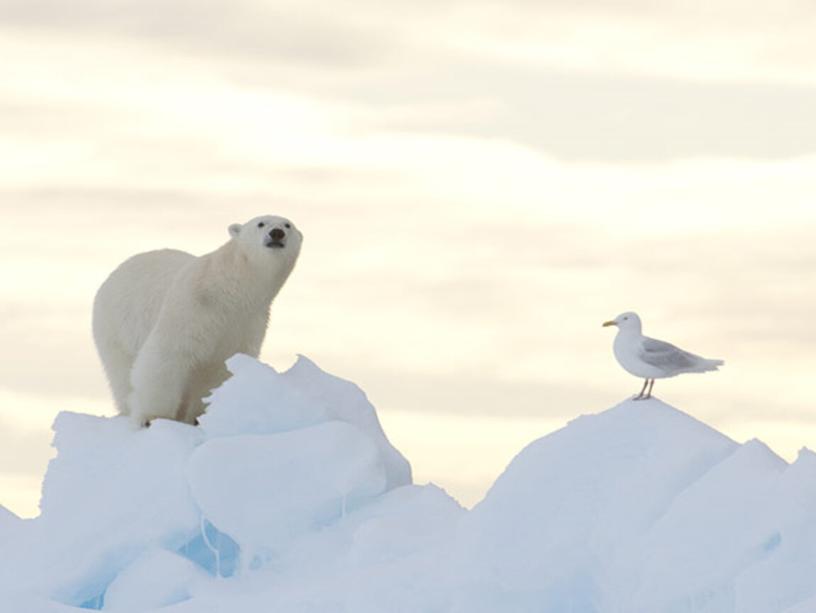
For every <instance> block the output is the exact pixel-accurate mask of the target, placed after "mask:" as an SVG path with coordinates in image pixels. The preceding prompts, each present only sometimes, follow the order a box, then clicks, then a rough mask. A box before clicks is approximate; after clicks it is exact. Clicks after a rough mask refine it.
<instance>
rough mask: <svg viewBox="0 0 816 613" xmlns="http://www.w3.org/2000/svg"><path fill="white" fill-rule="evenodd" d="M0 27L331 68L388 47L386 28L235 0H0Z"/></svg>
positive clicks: (358, 62) (369, 58)
mask: <svg viewBox="0 0 816 613" xmlns="http://www.w3.org/2000/svg"><path fill="white" fill-rule="evenodd" d="M0 18H2V21H3V23H4V26H5V28H10V27H17V28H30V29H35V30H38V29H39V30H53V31H58V32H60V33H62V34H63V35H64V36H66V35H67V36H89V35H90V36H92V37H95V38H97V39H101V40H104V41H105V42H107V43H112V42H113V40H115V39H116V38H117V37H122V36H125V37H130V38H132V39H134V40H137V41H140V42H141V43H150V44H161V45H165V46H167V47H169V48H177V49H179V50H181V51H183V52H188V53H192V54H194V55H202V54H203V55H205V56H220V57H222V58H223V57H232V58H233V59H234V60H235V61H240V60H241V59H242V58H243V59H246V58H247V57H249V58H255V59H258V60H263V61H269V62H290V63H295V64H298V63H304V64H307V65H308V64H315V65H320V66H325V67H330V68H332V69H335V70H336V69H339V68H343V67H344V66H346V67H356V66H365V65H369V64H372V63H377V62H378V61H380V60H381V58H383V56H385V55H387V54H388V53H389V51H390V50H391V49H393V45H394V43H393V35H392V36H389V35H388V34H387V33H383V32H381V31H378V30H376V29H374V28H367V27H365V26H363V25H356V24H355V23H354V21H353V20H350V19H343V18H342V17H338V16H337V13H333V12H328V11H324V12H321V13H317V12H315V11H310V10H309V9H308V7H301V6H299V5H298V6H295V5H290V6H286V5H284V4H281V3H276V4H269V3H262V2H249V1H246V0H238V1H235V2H221V3H217V2H216V3H207V4H201V3H198V2H185V1H182V2H173V3H172V4H168V3H166V2H158V1H147V2H142V1H125V2H117V3H116V4H111V3H109V2H105V1H104V0H83V1H80V2H77V3H75V4H73V5H72V7H71V10H69V9H68V7H66V6H65V5H64V4H62V3H60V2H54V1H52V2H37V3H33V4H32V3H29V2H16V1H13V0H12V1H10V2H3V3H2V5H0Z"/></svg>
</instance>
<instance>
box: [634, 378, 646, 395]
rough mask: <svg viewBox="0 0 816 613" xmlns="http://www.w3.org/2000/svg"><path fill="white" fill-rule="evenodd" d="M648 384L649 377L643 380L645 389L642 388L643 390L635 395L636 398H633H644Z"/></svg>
mask: <svg viewBox="0 0 816 613" xmlns="http://www.w3.org/2000/svg"><path fill="white" fill-rule="evenodd" d="M647 385H649V380H648V379H646V380H645V381H644V382H643V389H642V390H640V393H639V394H638V395H637V396H635V397H634V398H632V400H640V399H641V398H643V392H645V391H646V386H647Z"/></svg>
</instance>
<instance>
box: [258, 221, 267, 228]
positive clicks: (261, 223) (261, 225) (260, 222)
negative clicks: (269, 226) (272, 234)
mask: <svg viewBox="0 0 816 613" xmlns="http://www.w3.org/2000/svg"><path fill="white" fill-rule="evenodd" d="M265 225H266V224H265V223H264V222H262V221H259V222H258V227H259V228H263V227H264V226H265Z"/></svg>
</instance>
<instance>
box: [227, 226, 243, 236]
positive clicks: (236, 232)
mask: <svg viewBox="0 0 816 613" xmlns="http://www.w3.org/2000/svg"><path fill="white" fill-rule="evenodd" d="M227 230H229V234H230V236H231V237H232V238H235V237H236V236H238V235H239V234H240V233H241V224H239V223H234V224H230V227H229V228H227Z"/></svg>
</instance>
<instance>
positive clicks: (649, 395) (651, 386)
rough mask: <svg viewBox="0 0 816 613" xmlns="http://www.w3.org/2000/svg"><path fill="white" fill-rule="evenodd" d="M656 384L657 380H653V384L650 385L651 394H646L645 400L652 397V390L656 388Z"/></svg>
mask: <svg viewBox="0 0 816 613" xmlns="http://www.w3.org/2000/svg"><path fill="white" fill-rule="evenodd" d="M654 382H655V380H654V379H652V380H651V382H650V383H649V392H648V393H647V394H646V397H645V398H644V400H646V399H649V398H651V397H652V388H653V387H654Z"/></svg>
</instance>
